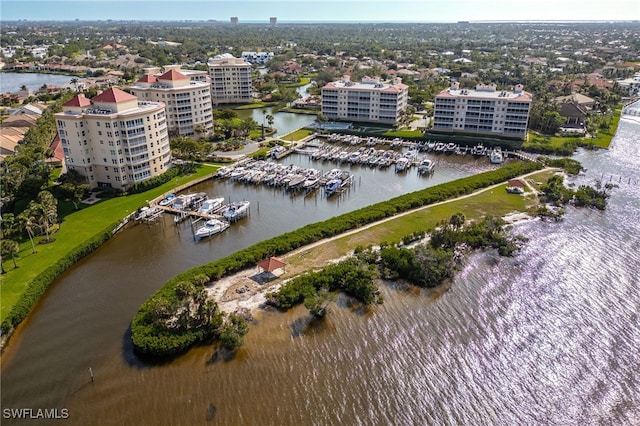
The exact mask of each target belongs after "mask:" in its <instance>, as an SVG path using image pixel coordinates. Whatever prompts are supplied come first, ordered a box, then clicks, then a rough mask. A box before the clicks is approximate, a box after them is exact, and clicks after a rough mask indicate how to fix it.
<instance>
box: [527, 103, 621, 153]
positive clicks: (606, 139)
mask: <svg viewBox="0 0 640 426" xmlns="http://www.w3.org/2000/svg"><path fill="white" fill-rule="evenodd" d="M621 113H622V110H620V109H616V110H615V111H614V114H613V117H612V122H611V127H610V128H609V129H608V130H602V129H598V130H597V132H596V134H595V137H587V138H582V137H564V136H547V135H539V134H536V133H532V132H529V137H528V138H527V140H526V141H525V142H524V143H523V144H522V149H524V150H525V151H527V150H534V151H535V150H538V151H540V150H550V151H556V150H559V149H561V148H563V147H565V146H573V147H578V146H591V145H593V146H597V147H600V148H609V145H611V140H612V139H613V136H614V135H615V134H616V130H617V129H618V123H619V122H620V115H621Z"/></svg>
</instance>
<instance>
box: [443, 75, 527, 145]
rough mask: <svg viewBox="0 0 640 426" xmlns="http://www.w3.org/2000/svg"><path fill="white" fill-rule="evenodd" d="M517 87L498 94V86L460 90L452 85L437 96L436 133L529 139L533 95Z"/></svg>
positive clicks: (489, 85) (480, 86) (455, 85)
mask: <svg viewBox="0 0 640 426" xmlns="http://www.w3.org/2000/svg"><path fill="white" fill-rule="evenodd" d="M522 89H523V86H522V85H521V84H518V85H516V86H515V88H514V90H513V91H504V90H502V91H499V90H497V89H496V85H495V84H493V83H492V84H478V85H477V86H476V88H475V90H470V89H460V84H459V83H458V82H453V83H452V84H451V87H450V88H449V89H445V90H443V91H441V92H440V93H439V94H438V95H436V99H435V109H434V115H433V130H436V131H440V132H448V133H461V134H474V135H485V136H500V137H507V138H518V139H522V140H524V139H526V136H527V122H528V120H529V111H530V109H531V102H532V100H533V96H532V95H531V93H528V92H525V91H524V90H522Z"/></svg>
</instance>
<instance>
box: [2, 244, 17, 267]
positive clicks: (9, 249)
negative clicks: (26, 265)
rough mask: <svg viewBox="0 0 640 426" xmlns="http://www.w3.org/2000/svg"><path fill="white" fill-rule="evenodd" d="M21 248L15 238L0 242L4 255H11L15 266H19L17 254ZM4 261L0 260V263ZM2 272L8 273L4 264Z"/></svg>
mask: <svg viewBox="0 0 640 426" xmlns="http://www.w3.org/2000/svg"><path fill="white" fill-rule="evenodd" d="M18 250H20V245H19V244H18V243H17V242H15V241H13V240H2V242H1V243H0V252H1V253H2V257H5V256H11V260H13V267H14V268H17V267H18V264H16V254H17V253H18ZM1 264H2V262H0V265H1ZM1 269H2V273H3V274H4V273H6V271H5V270H4V265H2V268H1Z"/></svg>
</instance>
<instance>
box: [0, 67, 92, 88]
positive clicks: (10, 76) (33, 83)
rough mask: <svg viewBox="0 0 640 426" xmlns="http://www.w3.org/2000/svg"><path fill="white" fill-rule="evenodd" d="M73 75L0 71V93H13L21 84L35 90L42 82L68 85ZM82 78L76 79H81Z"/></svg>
mask: <svg viewBox="0 0 640 426" xmlns="http://www.w3.org/2000/svg"><path fill="white" fill-rule="evenodd" d="M73 78H76V77H73V76H68V75H58V74H41V73H11V72H3V73H0V93H6V92H9V93H15V92H18V91H20V88H21V87H22V86H27V88H29V89H31V90H33V91H36V90H38V89H40V88H41V87H42V86H43V85H44V84H52V85H54V86H66V85H68V84H69V83H70V82H71V80H72V79H73ZM81 80H82V79H78V81H81Z"/></svg>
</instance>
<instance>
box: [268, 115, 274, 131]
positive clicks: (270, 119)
mask: <svg viewBox="0 0 640 426" xmlns="http://www.w3.org/2000/svg"><path fill="white" fill-rule="evenodd" d="M274 121H275V117H274V116H273V115H271V114H268V115H267V123H269V127H271V128H272V126H273V122H274ZM272 130H273V128H272Z"/></svg>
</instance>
